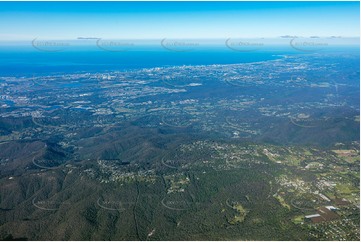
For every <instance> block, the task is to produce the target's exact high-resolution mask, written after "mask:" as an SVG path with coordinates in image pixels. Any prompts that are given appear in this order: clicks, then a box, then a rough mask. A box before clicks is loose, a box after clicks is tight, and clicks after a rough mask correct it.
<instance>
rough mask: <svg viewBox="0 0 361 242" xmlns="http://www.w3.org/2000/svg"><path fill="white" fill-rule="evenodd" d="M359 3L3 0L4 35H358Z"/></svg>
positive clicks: (0, 28) (0, 24) (0, 25)
mask: <svg viewBox="0 0 361 242" xmlns="http://www.w3.org/2000/svg"><path fill="white" fill-rule="evenodd" d="M359 15H360V13H359V2H0V40H5V41H8V40H31V39H34V38H42V39H76V38H77V37H79V36H83V37H98V38H108V39H111V38H115V39H123V38H124V39H135V38H137V39H159V38H186V39H189V38H194V39H202V38H205V39H209V38H231V37H233V38H237V37H265V38H272V37H279V36H282V35H297V36H322V37H323V36H343V37H357V36H359V35H360V32H359V30H360V23H359Z"/></svg>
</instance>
